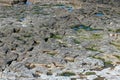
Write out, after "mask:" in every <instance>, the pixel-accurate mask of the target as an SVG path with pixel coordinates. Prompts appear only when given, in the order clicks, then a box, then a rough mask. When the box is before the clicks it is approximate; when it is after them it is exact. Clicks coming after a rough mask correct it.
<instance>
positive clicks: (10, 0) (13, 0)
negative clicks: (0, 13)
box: [0, 0, 27, 6]
mask: <svg viewBox="0 0 120 80" xmlns="http://www.w3.org/2000/svg"><path fill="white" fill-rule="evenodd" d="M26 1H27V0H0V5H9V6H10V5H13V4H17V3H20V2H22V3H25V2H26Z"/></svg>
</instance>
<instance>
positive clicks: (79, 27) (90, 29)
mask: <svg viewBox="0 0 120 80" xmlns="http://www.w3.org/2000/svg"><path fill="white" fill-rule="evenodd" d="M72 29H73V30H75V31H78V30H80V29H84V30H86V31H102V30H103V29H93V28H91V27H90V26H85V25H77V26H74V27H72Z"/></svg>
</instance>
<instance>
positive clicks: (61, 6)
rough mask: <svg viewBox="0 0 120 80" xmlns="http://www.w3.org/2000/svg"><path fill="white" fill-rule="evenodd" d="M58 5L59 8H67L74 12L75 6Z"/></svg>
mask: <svg viewBox="0 0 120 80" xmlns="http://www.w3.org/2000/svg"><path fill="white" fill-rule="evenodd" d="M56 7H57V8H61V9H66V10H67V11H69V12H72V11H73V7H71V6H65V5H57V6H56Z"/></svg>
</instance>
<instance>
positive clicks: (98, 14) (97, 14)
mask: <svg viewBox="0 0 120 80" xmlns="http://www.w3.org/2000/svg"><path fill="white" fill-rule="evenodd" d="M95 16H99V17H101V16H104V14H103V13H96V14H95Z"/></svg>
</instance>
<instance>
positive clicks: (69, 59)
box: [64, 57, 74, 62]
mask: <svg viewBox="0 0 120 80" xmlns="http://www.w3.org/2000/svg"><path fill="white" fill-rule="evenodd" d="M64 59H65V60H66V61H69V62H74V58H73V57H65V58H64Z"/></svg>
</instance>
